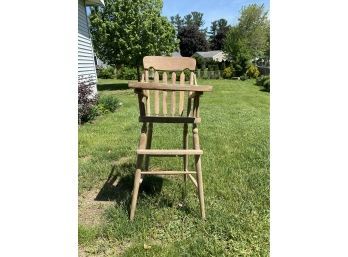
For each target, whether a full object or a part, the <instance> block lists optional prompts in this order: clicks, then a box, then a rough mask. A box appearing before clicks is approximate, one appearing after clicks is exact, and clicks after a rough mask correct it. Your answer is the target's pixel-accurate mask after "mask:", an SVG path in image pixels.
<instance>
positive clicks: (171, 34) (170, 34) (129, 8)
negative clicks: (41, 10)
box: [90, 0, 178, 67]
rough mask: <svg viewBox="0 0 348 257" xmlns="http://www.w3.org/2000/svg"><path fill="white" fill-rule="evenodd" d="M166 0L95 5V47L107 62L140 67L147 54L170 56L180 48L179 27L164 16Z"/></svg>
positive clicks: (123, 0)
mask: <svg viewBox="0 0 348 257" xmlns="http://www.w3.org/2000/svg"><path fill="white" fill-rule="evenodd" d="M162 7H163V2H162V0H132V1H129V0H105V7H92V8H91V14H90V31H91V34H92V41H93V46H94V50H95V52H96V54H97V56H98V57H99V58H100V59H101V60H102V61H104V62H107V63H108V64H112V65H121V64H126V65H130V66H137V67H139V66H140V65H141V64H142V58H143V57H144V56H146V55H169V54H170V53H172V52H173V51H175V50H176V49H177V46H178V42H177V39H176V35H175V28H174V27H173V25H172V24H171V23H170V22H169V21H168V20H167V18H166V17H163V16H161V10H162Z"/></svg>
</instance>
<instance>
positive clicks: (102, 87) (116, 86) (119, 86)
mask: <svg viewBox="0 0 348 257" xmlns="http://www.w3.org/2000/svg"><path fill="white" fill-rule="evenodd" d="M97 89H98V91H113V90H126V89H129V88H128V84H127V83H113V84H98V85H97Z"/></svg>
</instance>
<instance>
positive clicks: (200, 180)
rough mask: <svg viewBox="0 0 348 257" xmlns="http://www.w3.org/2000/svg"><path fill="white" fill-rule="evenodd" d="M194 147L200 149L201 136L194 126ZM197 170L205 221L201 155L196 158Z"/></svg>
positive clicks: (202, 212) (200, 201)
mask: <svg viewBox="0 0 348 257" xmlns="http://www.w3.org/2000/svg"><path fill="white" fill-rule="evenodd" d="M192 132H193V147H194V149H196V150H199V149H200V146H199V136H198V128H197V125H193V127H192ZM195 169H196V172H197V174H196V178H197V188H198V198H199V203H200V209H201V216H202V219H205V205H204V191H203V176H202V165H201V155H196V156H195Z"/></svg>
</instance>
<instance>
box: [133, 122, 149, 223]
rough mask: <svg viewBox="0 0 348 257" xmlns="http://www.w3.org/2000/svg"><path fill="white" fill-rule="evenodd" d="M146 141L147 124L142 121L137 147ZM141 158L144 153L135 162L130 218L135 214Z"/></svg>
mask: <svg viewBox="0 0 348 257" xmlns="http://www.w3.org/2000/svg"><path fill="white" fill-rule="evenodd" d="M146 141H147V125H146V123H143V126H142V128H141V135H140V141H139V146H138V149H145V146H146ZM143 159H144V155H138V156H137V164H136V171H135V177H134V186H133V193H132V203H131V208H130V220H133V219H134V215H135V209H136V205H137V200H138V193H139V187H140V180H141V166H142V164H143Z"/></svg>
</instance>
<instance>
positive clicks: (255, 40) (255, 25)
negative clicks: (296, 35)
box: [224, 4, 269, 70]
mask: <svg viewBox="0 0 348 257" xmlns="http://www.w3.org/2000/svg"><path fill="white" fill-rule="evenodd" d="M268 35H269V20H268V12H267V11H265V10H264V6H263V5H257V4H252V5H249V6H247V7H243V8H242V10H241V16H240V18H239V23H238V24H237V25H236V26H234V27H232V28H231V29H230V30H229V32H228V33H227V36H226V39H225V44H224V51H225V52H226V53H227V54H228V55H229V56H230V58H231V59H233V60H234V62H235V63H238V64H239V65H241V66H242V67H243V69H244V70H245V68H246V67H245V66H246V65H247V63H248V61H250V60H251V59H253V58H257V57H263V56H264V55H265V54H266V52H267V46H268V45H269V44H268V43H267V41H268Z"/></svg>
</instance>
